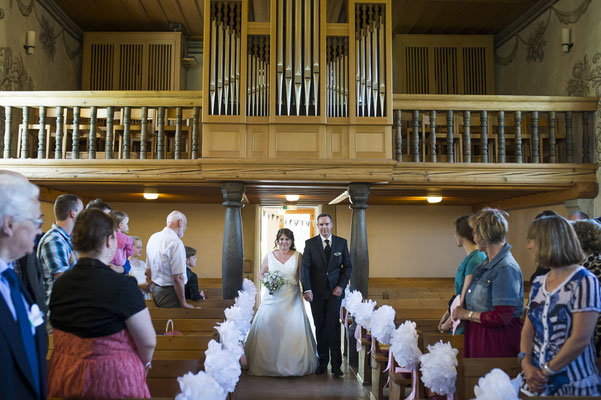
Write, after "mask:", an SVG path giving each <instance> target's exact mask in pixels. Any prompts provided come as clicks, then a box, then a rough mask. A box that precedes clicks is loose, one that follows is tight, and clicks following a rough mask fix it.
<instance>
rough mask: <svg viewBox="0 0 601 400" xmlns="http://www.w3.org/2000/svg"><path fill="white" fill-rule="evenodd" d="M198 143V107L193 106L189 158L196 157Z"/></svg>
mask: <svg viewBox="0 0 601 400" xmlns="http://www.w3.org/2000/svg"><path fill="white" fill-rule="evenodd" d="M198 143H199V135H198V107H194V111H193V115H192V155H191V156H190V158H192V159H193V160H195V159H197V158H198V154H199V152H198Z"/></svg>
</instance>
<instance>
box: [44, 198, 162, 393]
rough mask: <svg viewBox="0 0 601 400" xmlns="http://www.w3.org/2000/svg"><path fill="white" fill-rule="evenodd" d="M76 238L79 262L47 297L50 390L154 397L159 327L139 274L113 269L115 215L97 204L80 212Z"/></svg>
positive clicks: (74, 245) (75, 245)
mask: <svg viewBox="0 0 601 400" xmlns="http://www.w3.org/2000/svg"><path fill="white" fill-rule="evenodd" d="M72 241H73V247H74V248H75V250H77V251H78V252H79V253H80V258H79V261H78V262H77V264H76V265H75V266H74V267H73V268H72V269H71V270H69V271H67V272H65V273H64V274H63V275H62V276H61V278H60V279H57V281H56V283H55V285H54V289H53V291H52V295H51V296H50V323H51V324H52V326H53V328H54V351H53V352H52V357H51V358H50V364H49V367H48V371H49V373H48V396H49V397H64V398H88V399H96V398H104V399H108V398H110V399H117V398H126V397H128V398H131V397H133V398H149V397H150V393H149V391H148V386H147V385H146V373H147V371H148V368H150V360H151V359H152V355H153V353H154V348H155V346H156V334H155V332H154V328H153V326H152V321H151V319H150V313H149V312H148V309H147V308H146V304H145V302H144V299H143V297H142V293H140V290H139V289H138V285H137V282H136V279H135V278H133V277H130V276H127V275H123V274H117V273H115V272H113V271H112V270H111V269H110V268H109V264H110V262H111V260H112V259H113V257H114V255H115V250H116V248H117V239H116V236H115V230H114V226H113V220H112V219H111V218H110V217H109V216H107V215H105V214H104V213H103V212H102V211H99V210H96V209H88V210H85V211H82V212H81V213H80V214H79V216H78V217H77V220H76V222H75V227H74V229H73V234H72Z"/></svg>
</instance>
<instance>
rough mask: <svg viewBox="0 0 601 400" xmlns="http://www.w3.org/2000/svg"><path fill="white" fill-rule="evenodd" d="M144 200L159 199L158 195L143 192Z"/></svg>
mask: <svg viewBox="0 0 601 400" xmlns="http://www.w3.org/2000/svg"><path fill="white" fill-rule="evenodd" d="M144 198H145V199H146V200H156V199H158V198H159V194H158V193H150V192H144Z"/></svg>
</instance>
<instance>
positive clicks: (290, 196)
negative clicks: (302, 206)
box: [286, 194, 300, 202]
mask: <svg viewBox="0 0 601 400" xmlns="http://www.w3.org/2000/svg"><path fill="white" fill-rule="evenodd" d="M298 199H300V195H298V194H287V195H286V201H290V202H295V201H298Z"/></svg>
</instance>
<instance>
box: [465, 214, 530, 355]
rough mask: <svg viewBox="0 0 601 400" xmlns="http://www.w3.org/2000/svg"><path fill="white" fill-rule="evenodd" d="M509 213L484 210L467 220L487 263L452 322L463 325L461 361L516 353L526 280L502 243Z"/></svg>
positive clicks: (480, 266)
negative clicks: (460, 322)
mask: <svg viewBox="0 0 601 400" xmlns="http://www.w3.org/2000/svg"><path fill="white" fill-rule="evenodd" d="M507 215H508V214H507V213H506V212H505V211H501V210H497V209H493V208H484V209H482V210H481V211H479V212H478V213H476V214H474V215H473V216H472V217H471V218H470V225H471V227H472V229H473V230H474V241H475V242H476V244H477V245H478V248H479V249H480V250H481V251H483V252H484V253H486V260H484V262H483V263H482V264H480V265H479V266H478V267H476V270H475V271H474V274H473V276H472V281H471V283H470V285H469V286H468V288H467V292H466V294H465V303H464V305H463V306H464V307H465V308H464V307H457V308H456V309H455V310H453V318H454V319H460V320H464V323H465V331H464V343H463V357H465V358H478V357H515V356H517V354H518V353H519V351H520V331H521V329H522V320H521V318H520V317H521V315H522V312H523V308H524V279H523V278H522V271H521V269H520V266H519V265H518V263H517V262H516V261H515V259H514V258H513V256H512V255H511V251H510V249H511V246H510V245H509V244H507V243H506V242H505V237H506V234H507V220H506V219H505V217H506V216H507Z"/></svg>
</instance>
